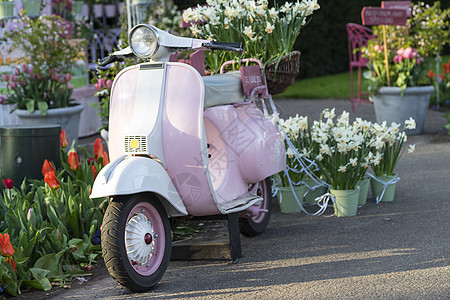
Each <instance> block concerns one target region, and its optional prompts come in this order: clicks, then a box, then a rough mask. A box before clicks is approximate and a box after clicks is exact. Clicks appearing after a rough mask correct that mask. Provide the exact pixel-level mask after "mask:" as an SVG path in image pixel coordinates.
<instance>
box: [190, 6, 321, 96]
mask: <svg viewBox="0 0 450 300" xmlns="http://www.w3.org/2000/svg"><path fill="white" fill-rule="evenodd" d="M206 2H207V4H208V5H207V6H197V7H196V8H189V9H187V10H185V11H184V13H183V21H184V22H185V23H187V24H191V27H190V29H191V32H192V34H193V35H195V36H200V37H202V38H207V39H213V40H217V41H221V42H243V43H244V45H245V53H244V54H242V55H239V54H236V53H224V52H222V53H216V52H212V53H207V54H206V62H207V65H208V66H209V68H210V69H211V71H212V72H214V73H217V72H218V71H219V69H220V67H221V65H222V63H223V62H225V61H227V60H232V59H236V58H250V57H256V58H259V59H260V60H261V61H262V62H263V63H264V64H265V65H266V77H268V78H267V79H268V87H269V92H270V93H271V94H276V93H281V92H282V91H283V90H284V89H286V88H287V87H288V86H289V85H290V84H292V83H293V80H294V79H295V76H296V75H297V72H298V60H299V58H300V53H299V52H298V51H297V52H292V48H293V46H294V43H295V40H296V38H297V36H298V35H299V34H300V31H301V29H302V28H303V27H304V26H305V25H306V24H307V22H308V18H309V16H310V15H311V14H312V13H313V12H314V11H315V10H317V9H319V8H320V6H319V4H318V3H317V1H316V0H311V1H302V2H300V1H296V2H295V3H293V2H286V3H285V4H284V5H282V6H280V5H278V4H277V3H276V2H275V1H274V5H273V7H269V5H268V1H267V0H262V1H212V0H208V1H206ZM267 70H268V71H267ZM275 70H277V71H276V72H275ZM277 77H278V79H277ZM280 87H281V88H280Z"/></svg>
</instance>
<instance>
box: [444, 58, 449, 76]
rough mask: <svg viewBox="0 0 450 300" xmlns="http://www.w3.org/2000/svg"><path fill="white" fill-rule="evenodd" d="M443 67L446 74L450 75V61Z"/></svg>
mask: <svg viewBox="0 0 450 300" xmlns="http://www.w3.org/2000/svg"><path fill="white" fill-rule="evenodd" d="M442 66H443V67H444V73H445V74H448V73H450V60H449V62H448V64H446V63H443V64H442Z"/></svg>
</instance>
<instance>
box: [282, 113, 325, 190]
mask: <svg viewBox="0 0 450 300" xmlns="http://www.w3.org/2000/svg"><path fill="white" fill-rule="evenodd" d="M280 126H281V127H282V128H283V131H284V132H285V133H286V136H287V138H288V139H289V140H290V142H291V143H292V145H293V147H294V148H295V149H294V150H293V149H291V147H290V145H289V143H288V141H287V139H285V146H286V172H285V171H281V172H280V173H279V176H280V179H281V184H282V186H285V187H288V186H290V185H289V179H288V177H287V175H288V176H289V178H290V180H291V181H292V183H293V184H294V185H298V184H300V182H301V181H302V179H303V178H304V177H305V175H306V172H305V171H306V170H307V171H308V172H311V171H315V170H316V168H317V166H316V165H315V164H311V162H312V160H314V155H313V154H312V153H313V152H314V150H313V149H312V148H311V147H312V143H311V133H310V130H309V129H310V127H309V123H308V117H302V116H299V115H298V114H297V115H296V116H295V117H290V118H289V119H287V120H284V119H280ZM294 151H295V152H298V154H300V155H301V156H302V157H303V158H306V160H304V161H303V162H301V161H300V160H299V159H298V158H297V157H296V155H295V153H294ZM311 158H312V160H311Z"/></svg>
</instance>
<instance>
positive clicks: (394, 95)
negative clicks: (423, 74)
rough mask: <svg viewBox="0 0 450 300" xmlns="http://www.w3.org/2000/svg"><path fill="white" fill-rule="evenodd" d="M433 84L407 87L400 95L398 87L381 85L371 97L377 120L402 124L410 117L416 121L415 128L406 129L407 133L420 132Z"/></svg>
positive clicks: (388, 123)
mask: <svg viewBox="0 0 450 300" xmlns="http://www.w3.org/2000/svg"><path fill="white" fill-rule="evenodd" d="M433 91H434V87H433V86H419V87H408V88H406V89H405V91H404V93H403V96H401V88H399V87H382V88H380V89H379V90H378V92H377V94H376V95H374V97H373V104H374V109H375V116H376V118H377V122H378V123H381V122H383V121H386V122H387V125H388V126H389V125H390V124H391V123H392V122H396V123H399V124H402V125H403V124H404V122H405V120H408V119H409V118H410V117H412V118H413V119H414V120H415V121H416V129H414V130H406V133H407V134H410V135H414V134H420V133H422V131H423V127H424V124H425V117H426V115H427V111H428V104H429V102H430V96H431V93H432V92H433Z"/></svg>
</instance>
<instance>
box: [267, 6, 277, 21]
mask: <svg viewBox="0 0 450 300" xmlns="http://www.w3.org/2000/svg"><path fill="white" fill-rule="evenodd" d="M269 16H270V17H271V18H272V20H275V19H276V18H277V17H278V11H277V10H276V9H275V7H272V8H271V9H269Z"/></svg>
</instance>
